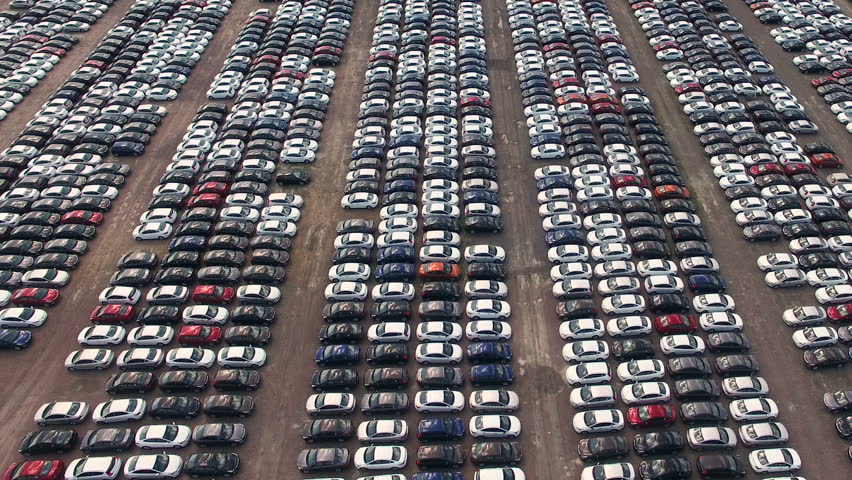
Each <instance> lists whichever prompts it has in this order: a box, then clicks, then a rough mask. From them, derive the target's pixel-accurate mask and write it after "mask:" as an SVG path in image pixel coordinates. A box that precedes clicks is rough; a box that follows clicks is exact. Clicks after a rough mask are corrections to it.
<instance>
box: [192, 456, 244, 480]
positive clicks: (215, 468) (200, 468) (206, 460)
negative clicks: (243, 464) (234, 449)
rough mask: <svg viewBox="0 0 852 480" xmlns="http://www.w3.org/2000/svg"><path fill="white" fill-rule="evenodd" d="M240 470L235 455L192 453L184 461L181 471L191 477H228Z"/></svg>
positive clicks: (238, 459) (238, 458) (237, 457)
mask: <svg viewBox="0 0 852 480" xmlns="http://www.w3.org/2000/svg"><path fill="white" fill-rule="evenodd" d="M239 468H240V457H239V455H237V454H236V453H193V454H192V455H190V456H189V458H187V459H186V463H185V464H184V465H183V471H184V472H186V473H187V474H189V475H190V476H192V477H199V476H204V477H219V476H223V477H230V476H231V475H234V474H236V473H237V471H238V470H239Z"/></svg>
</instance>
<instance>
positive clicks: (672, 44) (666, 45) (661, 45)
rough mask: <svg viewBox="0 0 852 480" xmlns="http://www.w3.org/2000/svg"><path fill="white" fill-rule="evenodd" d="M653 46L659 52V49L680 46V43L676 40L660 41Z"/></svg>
mask: <svg viewBox="0 0 852 480" xmlns="http://www.w3.org/2000/svg"><path fill="white" fill-rule="evenodd" d="M653 48H654V51H655V52H659V51H662V50H665V49H667V48H678V44H677V43H675V42H660V43H658V44H656V45H654V47H653Z"/></svg>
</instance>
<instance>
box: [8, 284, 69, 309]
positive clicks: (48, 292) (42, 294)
mask: <svg viewBox="0 0 852 480" xmlns="http://www.w3.org/2000/svg"><path fill="white" fill-rule="evenodd" d="M58 301H59V290H57V289H55V288H21V289H19V290H15V293H13V294H12V303H14V304H15V305H21V306H25V307H42V306H45V305H53V304H54V303H56V302H58Z"/></svg>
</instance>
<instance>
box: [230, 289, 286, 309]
mask: <svg viewBox="0 0 852 480" xmlns="http://www.w3.org/2000/svg"><path fill="white" fill-rule="evenodd" d="M237 300H239V301H240V303H241V304H243V305H248V304H252V305H274V304H276V303H278V301H279V300H281V289H280V288H278V287H273V286H271V285H257V284H250V285H242V286H240V287H239V288H237Z"/></svg>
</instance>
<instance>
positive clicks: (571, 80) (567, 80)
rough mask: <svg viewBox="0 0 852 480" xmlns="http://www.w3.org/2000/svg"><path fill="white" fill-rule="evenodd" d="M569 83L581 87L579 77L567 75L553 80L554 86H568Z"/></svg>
mask: <svg viewBox="0 0 852 480" xmlns="http://www.w3.org/2000/svg"><path fill="white" fill-rule="evenodd" d="M568 85H573V86H575V87H579V86H580V79H578V78H577V77H565V78H560V79H559V80H556V81H554V82H553V88H561V87H567V86H568Z"/></svg>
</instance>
